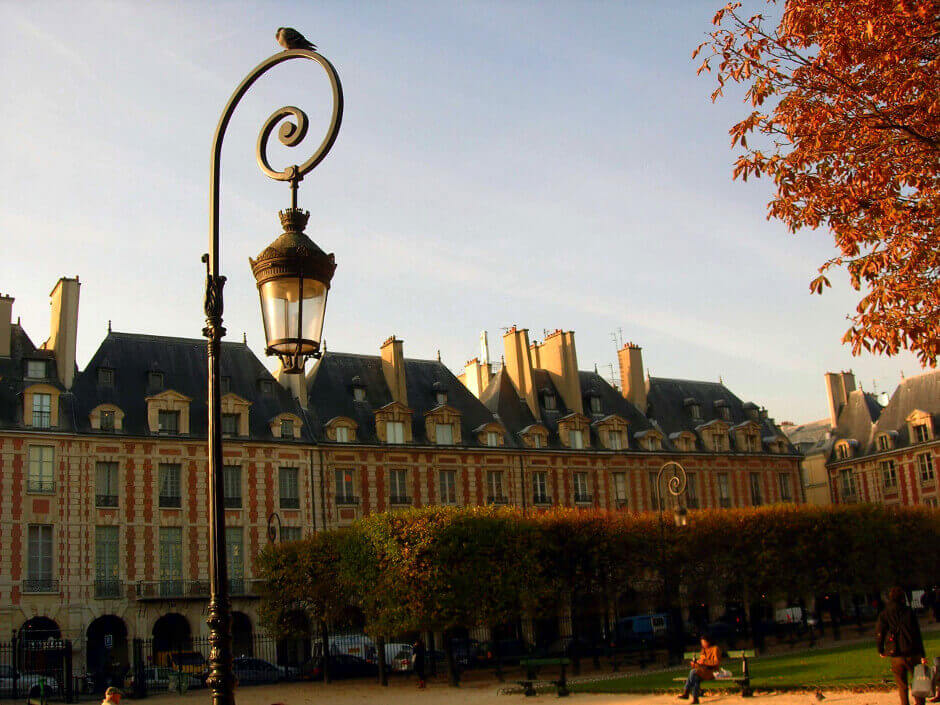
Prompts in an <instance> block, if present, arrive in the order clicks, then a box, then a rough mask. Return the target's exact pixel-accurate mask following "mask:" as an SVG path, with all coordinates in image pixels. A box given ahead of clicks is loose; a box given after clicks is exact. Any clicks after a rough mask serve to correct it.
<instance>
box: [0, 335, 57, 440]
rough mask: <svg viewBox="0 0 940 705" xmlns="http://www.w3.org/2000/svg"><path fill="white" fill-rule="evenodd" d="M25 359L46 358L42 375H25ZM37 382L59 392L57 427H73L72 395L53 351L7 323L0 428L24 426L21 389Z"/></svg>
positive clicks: (0, 387) (0, 374)
mask: <svg viewBox="0 0 940 705" xmlns="http://www.w3.org/2000/svg"><path fill="white" fill-rule="evenodd" d="M28 360H43V361H45V362H46V376H45V378H43V379H29V378H28V377H27V376H26V365H27V361H28ZM38 383H40V384H47V385H49V386H51V387H55V388H56V389H58V390H59V391H60V392H61V394H60V396H59V425H58V427H57V428H58V430H63V431H70V430H74V427H75V425H74V416H73V408H72V407H73V404H74V398H73V395H71V394H69V393H67V392H66V391H65V388H64V387H63V386H62V383H61V382H60V381H59V376H58V373H57V370H56V361H55V355H54V354H53V352H52V351H51V350H42V349H40V348H37V347H36V346H35V345H34V344H33V341H32V340H30V338H29V336H28V335H27V334H26V331H24V330H23V328H22V327H21V326H20V325H19V324H16V323H14V324H12V325H11V326H10V357H5V358H4V357H0V428H21V429H25V428H26V425H25V424H24V423H23V391H24V390H25V389H26V388H27V387H29V386H30V385H33V384H38Z"/></svg>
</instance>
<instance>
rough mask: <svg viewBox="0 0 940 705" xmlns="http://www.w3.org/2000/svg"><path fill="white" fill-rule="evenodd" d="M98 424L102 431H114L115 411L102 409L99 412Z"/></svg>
mask: <svg viewBox="0 0 940 705" xmlns="http://www.w3.org/2000/svg"><path fill="white" fill-rule="evenodd" d="M98 423H99V424H100V425H101V430H102V431H113V430H114V409H102V410H101V411H99V412H98Z"/></svg>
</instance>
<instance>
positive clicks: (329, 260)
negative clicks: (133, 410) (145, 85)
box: [202, 49, 343, 705]
mask: <svg viewBox="0 0 940 705" xmlns="http://www.w3.org/2000/svg"><path fill="white" fill-rule="evenodd" d="M292 59H308V60H310V61H315V62H317V63H318V64H319V65H320V66H321V67H322V68H323V70H324V71H325V72H326V76H327V79H328V80H329V82H330V87H331V88H332V93H333V110H332V114H331V116H330V124H329V127H328V129H327V132H326V136H325V137H324V138H323V141H322V142H321V143H320V145H319V147H317V149H316V151H315V152H314V153H313V155H312V156H311V157H310V158H309V159H307V160H306V161H305V162H303V163H302V164H300V165H293V166H288V167H287V168H285V169H283V170H282V171H276V170H275V169H273V168H272V167H271V164H270V162H269V160H268V156H267V143H268V140H269V139H270V137H271V134H272V132H273V131H274V129H275V127H277V125H278V124H279V123H280V129H279V130H278V139H279V140H280V142H281V144H283V145H285V146H287V147H296V146H298V145H299V144H300V143H301V142H302V141H303V139H304V138H305V137H306V135H307V128H308V125H309V120H308V118H307V115H306V113H304V112H303V111H302V110H300V109H299V108H296V107H294V106H285V107H283V108H280V109H278V110H276V111H274V113H272V114H271V116H270V117H269V118H268V119H267V120H266V121H265V123H264V126H263V127H262V128H261V133H260V135H259V136H258V144H257V159H258V166H259V167H260V168H261V171H262V172H263V173H264V174H265V175H266V176H268V177H270V178H272V179H275V180H276V181H287V182H288V183H289V184H290V189H291V206H290V208H288V209H286V210H284V211H281V213H280V219H281V224H282V225H283V228H284V233H283V234H282V235H280V236H279V237H278V238H277V239H276V240H274V242H272V243H271V244H270V245H268V247H266V248H265V249H264V250H262V252H261V254H259V255H258V258H257V259H256V260H249V261H250V264H251V268H252V273H253V274H254V276H255V279H256V281H257V284H258V294H259V296H260V298H261V312H262V318H263V320H264V332H265V339H266V347H265V352H266V353H267V354H268V355H277V356H278V358H279V359H280V360H281V365H282V368H283V370H284V372H288V373H294V374H300V373H302V372H303V366H304V363H305V361H306V359H307V358H308V357H319V354H320V337H321V333H322V328H323V317H324V314H325V311H326V295H327V292H328V291H329V288H330V281H331V279H332V277H333V272H334V270H335V269H336V264H335V261H334V259H333V255H331V254H330V255H328V254H326V253H325V252H323V250H321V249H320V248H319V247H317V246H316V245H315V244H314V243H313V241H312V240H310V238H309V237H307V236H306V234H304V227H305V226H306V224H307V219H308V218H309V215H310V214H309V213H307V212H306V211H302V210H300V209H299V208H298V207H297V188H298V186H299V184H300V181H301V180H302V179H303V178H304V176H305V175H306V174H308V173H309V172H310V171H311V170H312V169H313V168H314V167H316V166H317V165H318V164H319V163H320V162H321V161H323V159H324V157H326V155H327V153H328V152H329V151H330V148H331V147H332V146H333V143H334V142H335V141H336V136H337V135H338V134H339V128H340V124H341V123H342V119H343V88H342V85H341V84H340V80H339V76H338V75H337V73H336V69H335V68H334V67H333V65H332V64H331V63H330V62H329V61H328V60H327V59H326V58H324V57H323V56H321V55H320V54H319V53H317V52H316V51H312V50H309V49H288V50H285V51H282V52H279V53H277V54H274V55H273V56H271V57H269V58H267V59H265V60H264V61H262V62H261V63H260V64H258V65H257V66H256V67H255V68H254V69H253V70H252V71H251V72H250V73H249V74H248V75H247V76H246V77H245V78H244V79H243V80H242V82H241V83H240V84H239V85H238V87H237V88H236V89H235V92H234V93H233V94H232V97H231V98H229V101H228V103H227V104H226V106H225V110H224V111H223V112H222V117H221V118H220V119H219V124H218V126H217V127H216V131H215V137H214V138H213V141H212V166H211V175H210V179H211V190H210V211H209V252H208V253H207V254H205V255H203V256H202V260H203V262H205V264H206V296H205V302H204V303H205V314H206V327H205V328H203V331H202V333H203V335H204V336H205V337H206V338H208V367H209V370H208V371H209V390H208V405H209V429H208V430H209V434H208V435H209V591H210V597H209V608H208V614H209V616H208V618H207V619H206V623H207V624H208V625H209V643H210V651H209V676H208V678H207V679H206V684H207V685H208V686H209V688H210V689H211V690H212V702H213V705H233V704H234V702H235V695H234V692H233V691H234V675H233V673H232V629H231V598H230V595H229V585H228V571H227V567H226V555H225V506H224V484H223V474H222V418H221V403H220V399H221V395H220V390H221V379H220V374H221V367H220V355H221V350H222V338H223V337H224V335H225V328H223V327H222V309H223V306H222V287H223V286H224V284H225V277H224V276H222V275H221V274H220V272H219V195H220V176H221V174H220V171H221V161H222V140H223V138H224V137H225V131H226V129H227V128H228V124H229V121H230V120H231V118H232V114H233V113H234V112H235V108H236V107H237V106H238V103H239V102H240V101H241V99H242V97H244V95H245V93H247V92H248V90H249V89H250V88H251V86H252V85H254V83H255V81H257V80H258V79H259V78H261V76H262V75H264V74H265V73H266V72H267V71H268V70H270V69H272V68H274V67H275V66H277V65H278V64H281V63H283V62H285V61H290V60H292Z"/></svg>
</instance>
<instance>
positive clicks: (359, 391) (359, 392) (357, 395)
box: [353, 387, 366, 401]
mask: <svg viewBox="0 0 940 705" xmlns="http://www.w3.org/2000/svg"><path fill="white" fill-rule="evenodd" d="M353 399H354V400H355V401H365V400H366V388H365V387H353Z"/></svg>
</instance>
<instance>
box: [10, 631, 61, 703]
mask: <svg viewBox="0 0 940 705" xmlns="http://www.w3.org/2000/svg"><path fill="white" fill-rule="evenodd" d="M74 686H75V684H74V682H73V680H72V642H71V641H69V640H67V639H66V640H63V639H58V638H55V637H54V636H51V635H50V636H48V637H46V638H43V636H42V635H40V634H36V633H30V634H29V635H28V636H24V635H20V636H17V635H14V637H13V639H11V640H10V641H4V642H0V698H10V699H14V700H20V701H23V700H25V699H26V698H27V697H28V696H30V695H40V694H41V695H43V696H44V697H45V698H46V699H47V700H48V701H50V702H63V703H70V702H75V687H74Z"/></svg>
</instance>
